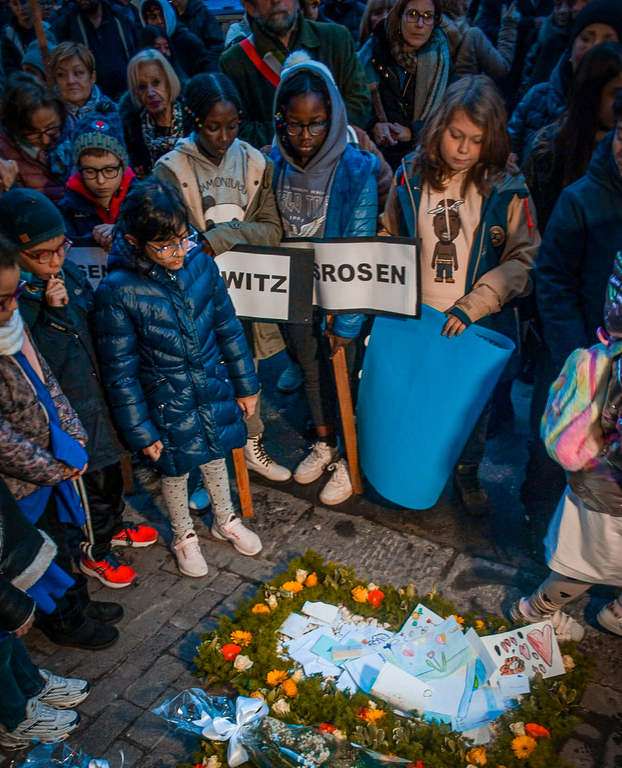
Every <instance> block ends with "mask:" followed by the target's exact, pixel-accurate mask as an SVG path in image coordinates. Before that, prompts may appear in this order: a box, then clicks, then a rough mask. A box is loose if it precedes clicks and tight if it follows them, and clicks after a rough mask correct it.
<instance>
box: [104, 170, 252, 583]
mask: <svg viewBox="0 0 622 768" xmlns="http://www.w3.org/2000/svg"><path fill="white" fill-rule="evenodd" d="M108 269H109V273H108V274H107V275H106V277H105V278H104V279H103V280H102V282H101V283H100V284H99V287H98V289H97V291H96V294H95V300H96V303H97V316H96V328H97V336H98V349H99V355H100V362H101V371H102V376H103V379H104V383H105V385H106V390H107V392H108V396H109V400H110V405H111V407H112V416H113V419H114V421H115V423H116V425H117V428H118V429H119V431H120V432H121V434H122V436H123V438H124V440H125V443H126V444H127V446H128V447H129V448H130V449H131V450H132V451H141V452H142V453H143V454H144V455H145V456H147V457H148V458H149V459H150V460H151V461H152V462H153V465H154V467H155V469H157V470H159V472H161V474H162V495H163V496H164V502H165V504H166V509H167V512H168V516H169V519H170V522H171V526H172V528H173V537H174V538H173V545H172V549H173V552H174V554H175V557H176V559H177V564H178V567H179V571H180V573H182V574H183V575H184V576H192V577H200V576H204V575H205V574H206V573H207V564H206V562H205V559H204V557H203V555H202V553H201V548H200V546H199V540H198V537H197V534H196V531H195V529H194V522H193V521H192V518H191V517H190V512H189V506H188V478H189V473H190V472H191V471H192V470H195V469H199V470H200V472H201V476H202V479H203V482H204V484H205V487H206V488H207V490H208V492H209V494H210V497H211V500H212V511H213V513H214V521H213V523H212V528H211V532H212V535H213V536H214V537H215V538H217V539H225V540H228V541H231V542H232V544H233V546H234V547H235V548H236V549H237V551H238V552H240V553H241V554H243V555H249V556H252V555H256V554H257V553H258V552H259V551H260V550H261V541H260V540H259V537H258V536H257V535H256V534H254V533H253V532H252V531H251V530H249V529H248V528H246V527H245V526H244V525H242V522H241V520H240V519H239V518H237V517H236V516H235V514H234V511H233V504H232V501H231V493H230V489H229V478H228V475H227V465H226V462H225V459H226V456H227V454H228V453H229V452H230V451H231V450H232V449H233V448H241V447H242V446H243V445H244V444H245V442H246V429H245V427H244V423H243V417H244V416H245V415H246V416H252V415H253V413H254V411H255V407H256V403H257V398H258V391H259V382H258V379H257V374H256V373H255V366H254V363H253V356H252V354H251V352H250V350H249V348H248V344H247V343H246V339H245V336H244V331H243V329H242V326H241V325H240V322H239V321H238V319H237V318H236V316H235V310H234V309H233V305H232V304H231V300H230V299H229V295H228V294H227V289H226V287H225V284H224V282H223V279H222V277H221V276H220V272H219V270H218V267H217V266H216V263H215V262H214V260H213V258H212V257H211V256H209V255H208V254H206V253H205V251H204V250H203V249H202V248H201V247H200V246H196V245H195V244H194V243H192V242H191V241H190V240H189V222H188V213H187V209H186V205H185V203H184V200H183V198H182V196H181V194H180V193H179V191H178V190H177V189H176V188H175V187H173V186H172V185H171V184H167V183H166V182H163V181H160V180H159V179H154V178H150V179H147V180H146V181H144V182H142V183H137V184H135V185H134V187H133V189H132V190H131V191H130V193H129V194H128V196H127V197H126V199H125V202H124V204H123V209H122V211H121V216H120V217H119V220H118V222H117V225H116V228H115V235H114V240H113V245H112V250H111V252H110V257H109V259H108Z"/></svg>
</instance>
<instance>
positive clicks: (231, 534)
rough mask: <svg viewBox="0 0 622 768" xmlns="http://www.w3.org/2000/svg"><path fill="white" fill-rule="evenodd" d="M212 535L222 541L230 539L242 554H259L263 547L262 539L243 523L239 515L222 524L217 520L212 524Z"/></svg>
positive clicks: (250, 555)
mask: <svg viewBox="0 0 622 768" xmlns="http://www.w3.org/2000/svg"><path fill="white" fill-rule="evenodd" d="M212 536H213V537H214V538H215V539H220V540H221V541H230V542H231V543H232V544H233V546H234V547H235V548H236V549H237V551H238V552H239V553H240V554H242V555H248V556H249V557H252V556H253V555H257V554H259V552H261V550H262V549H263V545H262V543H261V539H260V538H259V536H257V534H256V533H253V532H252V531H249V529H248V528H247V527H246V526H245V525H243V524H242V521H241V520H240V518H239V517H232V518H231V520H229V522H228V523H225V524H224V525H220V524H219V523H218V522H216V520H214V524H213V525H212Z"/></svg>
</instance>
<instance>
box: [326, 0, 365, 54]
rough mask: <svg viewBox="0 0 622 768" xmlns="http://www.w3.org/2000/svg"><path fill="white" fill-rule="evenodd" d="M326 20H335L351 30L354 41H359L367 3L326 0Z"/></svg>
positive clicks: (353, 0) (349, 0)
mask: <svg viewBox="0 0 622 768" xmlns="http://www.w3.org/2000/svg"><path fill="white" fill-rule="evenodd" d="M322 10H323V12H324V17H325V18H324V21H334V22H335V24H341V25H342V26H344V27H347V28H348V29H349V30H350V34H351V35H352V37H353V38H354V42H355V43H358V41H359V31H360V30H359V28H360V26H361V19H362V18H363V14H364V13H365V3H361V2H360V1H359V0H324V5H323V6H322Z"/></svg>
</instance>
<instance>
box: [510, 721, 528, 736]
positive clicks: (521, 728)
mask: <svg viewBox="0 0 622 768" xmlns="http://www.w3.org/2000/svg"><path fill="white" fill-rule="evenodd" d="M510 730H511V731H512V733H513V734H514V735H515V736H525V735H526V733H525V723H522V722H521V723H510Z"/></svg>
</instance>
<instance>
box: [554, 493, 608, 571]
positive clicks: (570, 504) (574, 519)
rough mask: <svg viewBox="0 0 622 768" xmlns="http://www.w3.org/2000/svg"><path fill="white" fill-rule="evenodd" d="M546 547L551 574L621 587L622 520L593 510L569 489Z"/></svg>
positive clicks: (562, 498)
mask: <svg viewBox="0 0 622 768" xmlns="http://www.w3.org/2000/svg"><path fill="white" fill-rule="evenodd" d="M544 544H545V547H546V562H547V565H548V566H549V568H550V569H551V570H552V571H557V572H558V573H561V574H563V575H564V576H569V577H570V578H573V579H579V581H585V582H588V583H589V584H608V585H612V586H620V585H622V517H614V516H613V515H607V514H604V513H603V512H598V511H597V510H595V509H592V507H590V506H588V505H587V504H585V502H583V501H581V499H580V498H579V497H578V496H577V495H576V494H575V493H573V492H572V491H571V490H570V488H569V487H567V488H566V491H565V492H564V495H563V496H562V497H561V499H560V500H559V504H558V505H557V509H556V510H555V514H554V516H553V519H552V520H551V523H550V525H549V529H548V531H547V534H546V537H545V539H544Z"/></svg>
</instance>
